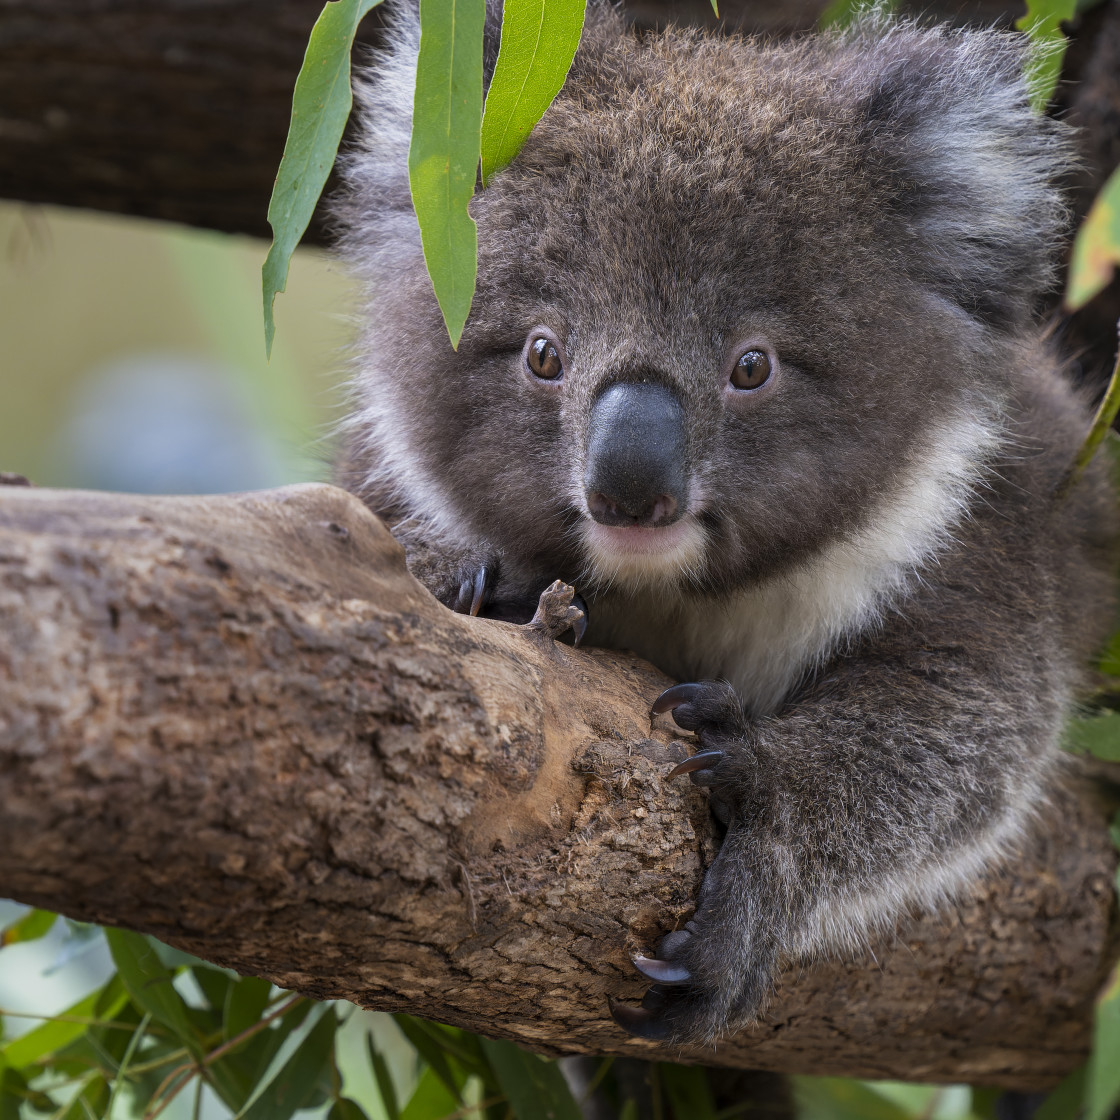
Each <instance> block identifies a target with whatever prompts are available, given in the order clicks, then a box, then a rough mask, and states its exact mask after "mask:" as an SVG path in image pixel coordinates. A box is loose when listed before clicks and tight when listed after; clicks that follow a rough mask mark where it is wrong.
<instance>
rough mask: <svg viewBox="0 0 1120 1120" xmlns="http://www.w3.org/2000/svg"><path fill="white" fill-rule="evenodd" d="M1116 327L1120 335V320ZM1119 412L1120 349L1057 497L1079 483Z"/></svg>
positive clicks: (1119, 338) (1059, 487) (1065, 494)
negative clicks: (1103, 391)
mask: <svg viewBox="0 0 1120 1120" xmlns="http://www.w3.org/2000/svg"><path fill="white" fill-rule="evenodd" d="M1116 329H1117V335H1118V336H1120V322H1118V323H1117V324H1116ZM1118 341H1120V337H1118ZM1117 412H1120V349H1118V350H1117V353H1116V362H1115V364H1114V365H1113V367H1112V376H1111V377H1110V378H1109V380H1108V388H1107V389H1106V390H1105V394H1104V397H1103V398H1102V400H1101V403H1100V405H1099V406H1098V408H1097V414H1096V416H1094V417H1093V425H1092V427H1091V428H1090V429H1089V434H1088V435H1087V436H1086V437H1085V442H1084V443H1082V445H1081V448H1080V450H1079V451H1078V452H1077V458H1076V459H1074V461H1073V464H1072V466H1071V467H1070V468H1069V470H1068V471H1067V472H1066V474H1065V477H1064V478H1063V479H1062V481H1061V483H1060V484H1059V485H1058V489H1057V491H1056V492H1055V497H1057V498H1064V497H1066V496H1067V495H1068V494H1069V492H1070V491H1071V490H1072V489H1073V487H1074V486H1075V485H1076V484H1077V481H1078V479H1080V477H1081V476H1082V475H1083V474H1084V473H1085V468H1086V467H1087V466H1088V465H1089V463H1090V462H1091V461H1092V458H1093V456H1094V455H1095V454H1096V451H1097V448H1098V447H1100V445H1101V442H1102V441H1103V440H1104V437H1105V436H1106V435H1107V434H1108V431H1109V429H1110V428H1111V427H1112V422H1113V421H1114V420H1115V419H1116V413H1117Z"/></svg>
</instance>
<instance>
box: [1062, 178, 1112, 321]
mask: <svg viewBox="0 0 1120 1120" xmlns="http://www.w3.org/2000/svg"><path fill="white" fill-rule="evenodd" d="M1117 264H1120V168H1117V169H1116V170H1115V171H1114V172H1113V173H1112V174H1111V175H1110V176H1109V178H1108V182H1106V183H1105V185H1104V187H1103V188H1102V189H1101V193H1100V194H1099V195H1097V197H1096V200H1095V201H1094V202H1093V205H1092V207H1091V208H1090V210H1089V214H1088V216H1087V217H1086V218H1085V221H1084V222H1082V224H1081V228H1080V229H1079V230H1078V231H1077V239H1076V240H1075V241H1074V243H1073V258H1072V260H1071V262H1070V268H1069V283H1068V285H1067V287H1066V298H1065V305H1066V308H1067V309H1068V310H1070V311H1076V310H1077V309H1078V308H1079V307H1084V306H1085V304H1087V303H1088V302H1089V300H1091V299H1092V298H1093V296H1095V295H1096V294H1097V293H1098V292H1100V291H1103V290H1104V288H1105V287H1106V286H1107V285H1108V283H1109V281H1110V280H1111V279H1112V274H1113V272H1114V271H1115V268H1116V266H1117Z"/></svg>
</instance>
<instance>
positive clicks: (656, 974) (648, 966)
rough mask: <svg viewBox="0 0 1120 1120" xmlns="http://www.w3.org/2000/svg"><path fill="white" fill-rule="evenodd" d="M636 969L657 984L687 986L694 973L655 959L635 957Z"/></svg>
mask: <svg viewBox="0 0 1120 1120" xmlns="http://www.w3.org/2000/svg"><path fill="white" fill-rule="evenodd" d="M634 967H635V968H636V969H637V970H638V971H639V972H640V973H641V974H642V975H643V976H648V977H649V978H650V979H651V980H652V981H654V983H656V984H687V983H688V981H689V980H691V979H692V973H691V972H689V971H688V969H687V968H684V967H682V966H681V965H679V964H673V963H672V962H671V961H659V960H655V959H654V958H653V957H635V958H634Z"/></svg>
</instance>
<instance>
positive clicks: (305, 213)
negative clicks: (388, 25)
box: [261, 0, 381, 355]
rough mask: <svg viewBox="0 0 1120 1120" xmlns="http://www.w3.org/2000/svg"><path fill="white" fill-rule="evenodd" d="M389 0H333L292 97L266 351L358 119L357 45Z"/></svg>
mask: <svg viewBox="0 0 1120 1120" xmlns="http://www.w3.org/2000/svg"><path fill="white" fill-rule="evenodd" d="M380 2H381V0H330V2H329V3H328V4H327V5H326V7H324V8H323V11H322V12H321V13H320V15H319V18H318V19H317V20H316V21H315V26H314V27H313V28H312V29H311V38H310V40H309V41H308V43H307V50H306V51H305V52H304V56H303V65H302V66H301V67H300V69H299V75H298V76H297V77H296V88H295V92H294V93H293V95H292V116H291V120H290V122H289V124H288V138H287V140H286V141H285V142H284V155H283V157H282V158H281V160H280V168H279V170H278V171H277V172H276V183H275V185H274V186H273V188H272V198H271V199H270V200H269V203H268V224H269V225H270V226H271V227H272V245H271V247H270V248H269V250H268V256H267V257H266V258H265V262H264V267H263V268H262V270H261V280H262V286H263V289H264V338H265V353H266V354H268V355H271V354H272V339H273V336H274V335H275V333H276V323H275V321H274V320H273V304H274V303H275V302H276V296H277V294H278V293H280V292H282V291H283V290H284V288H285V286H286V285H287V283H288V266H289V264H290V262H291V259H292V253H294V252H295V249H296V246H297V245H298V244H299V239H300V238H301V237H302V236H303V232H304V230H306V229H307V225H308V223H309V222H310V221H311V215H312V214H314V213H315V204H316V203H317V202H318V201H319V196H320V195H321V194H322V193H323V186H324V184H325V183H326V181H327V176H328V175H329V174H330V171H331V168H332V167H333V166H334V158H335V156H336V155H337V153H338V145H339V141H341V139H342V131H343V129H344V128H345V127H346V120H347V118H348V117H349V116H350V106H351V104H352V101H353V99H352V97H351V93H350V48H351V46H352V45H353V42H354V35H355V33H356V32H357V30H358V23H359V21H360V20H361V18H362V17H363V16H364V15H365V14H366V13H367V12H368V11H370V9H371V8H374V7H376V6H377V5H378V4H379V3H380Z"/></svg>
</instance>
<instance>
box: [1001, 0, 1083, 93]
mask: <svg viewBox="0 0 1120 1120" xmlns="http://www.w3.org/2000/svg"><path fill="white" fill-rule="evenodd" d="M1076 11H1077V0H1027V10H1026V13H1025V14H1024V15H1022V16H1020V17H1019V18H1018V19H1017V20H1016V21H1015V26H1016V27H1017V28H1018V29H1019V30H1020V31H1025V32H1026V33H1027V35H1028V36H1029V37H1030V40H1031V46H1032V47H1033V48H1034V49H1033V52H1032V56H1031V59H1030V61H1029V63H1028V65H1027V81H1028V83H1029V84H1030V90H1031V106H1032V107H1033V108H1034V111H1035V112H1036V113H1042V112H1044V111H1045V109H1046V106H1047V105H1049V104H1050V99H1051V98H1052V97H1053V96H1054V90H1055V89H1057V88H1058V79H1059V78H1060V77H1061V76H1062V59H1063V58H1065V53H1066V45H1067V42H1068V41H1067V39H1066V37H1065V35H1064V34H1062V23H1063V22H1064V21H1065V20H1067V19H1073V16H1074V13H1075V12H1076Z"/></svg>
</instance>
